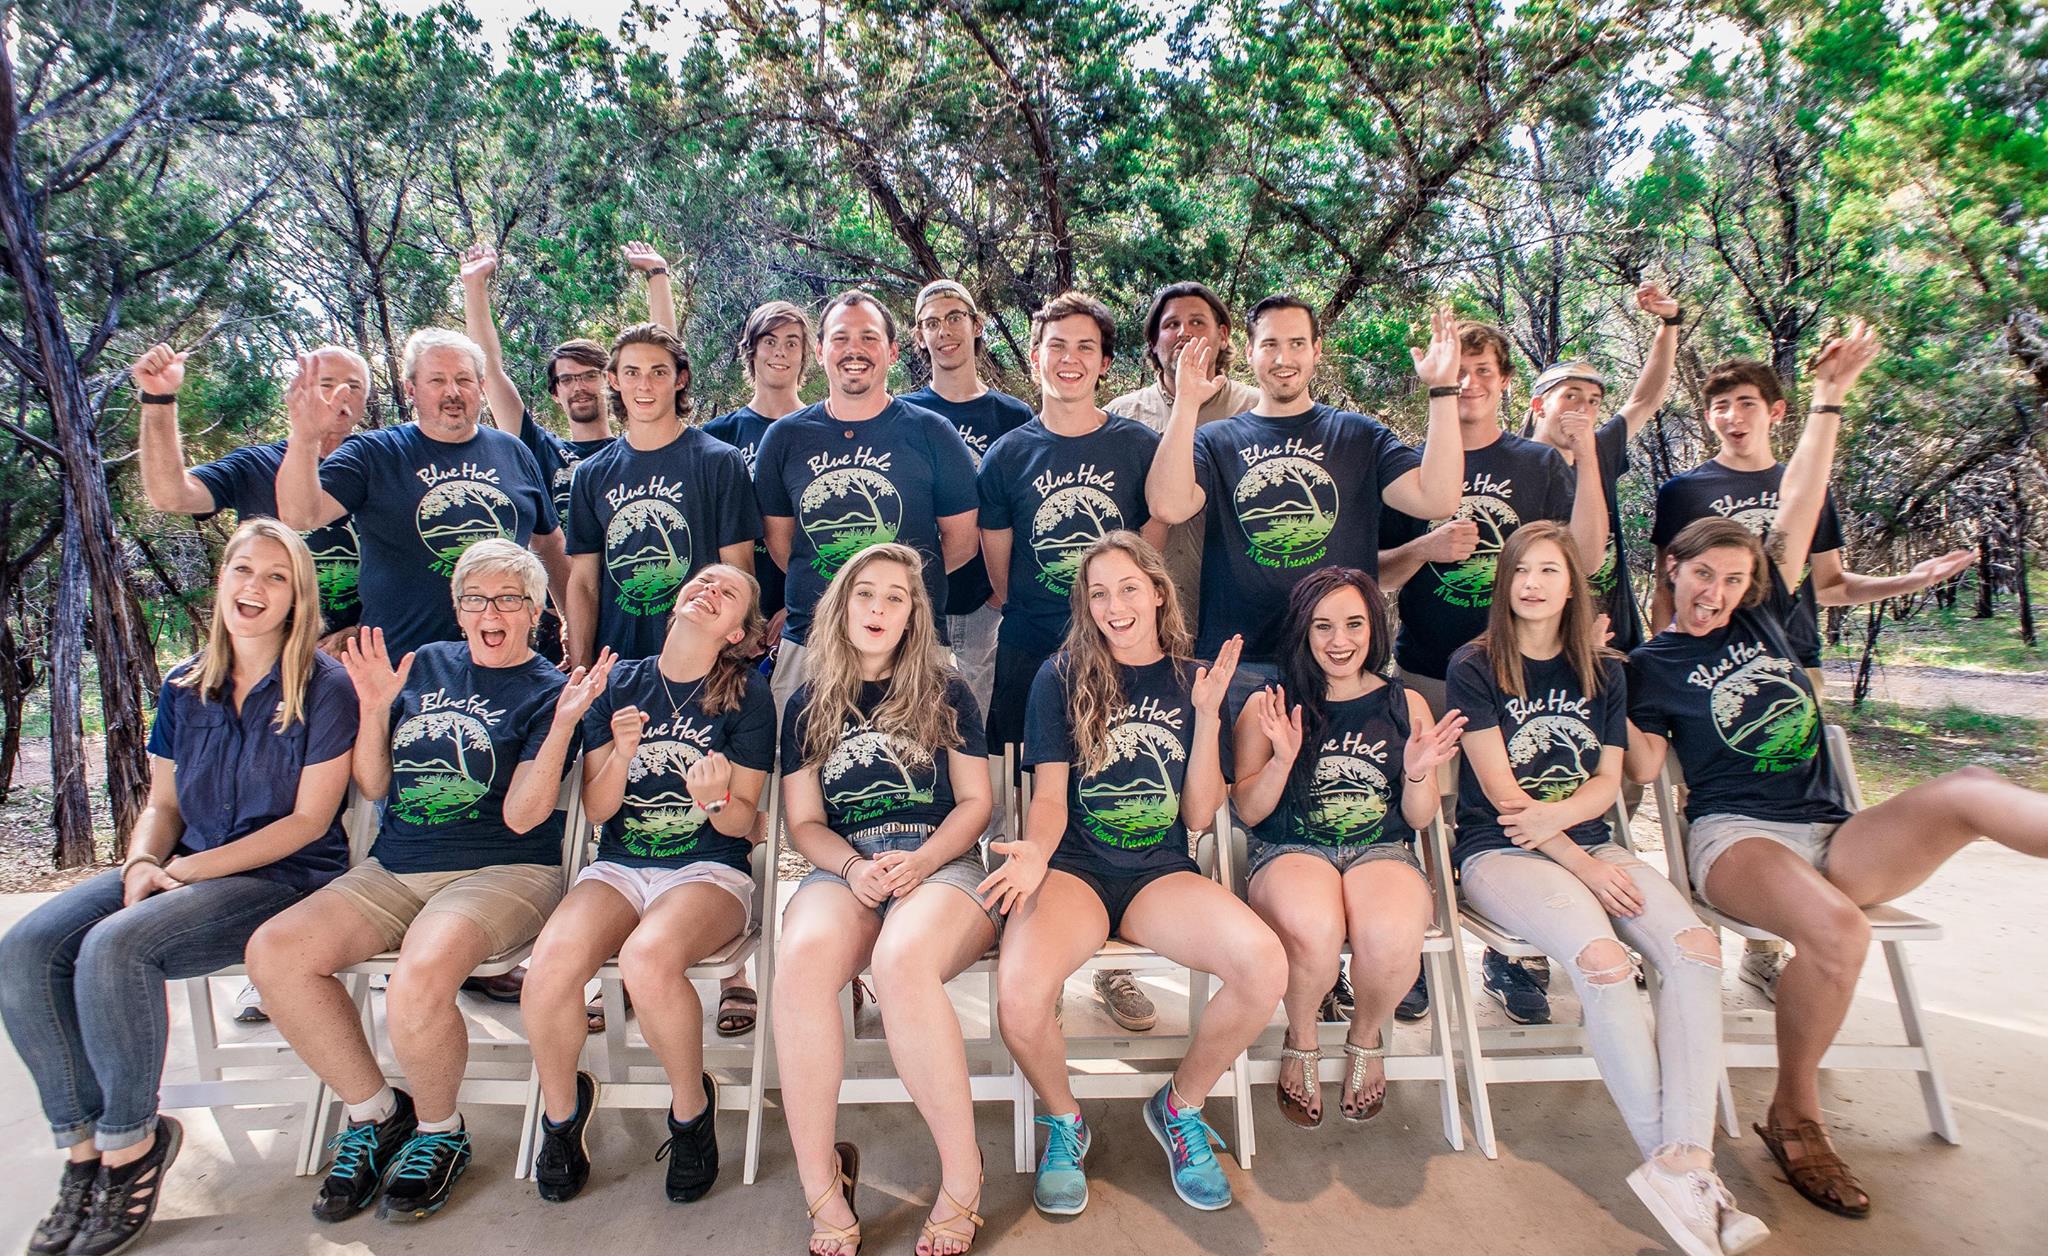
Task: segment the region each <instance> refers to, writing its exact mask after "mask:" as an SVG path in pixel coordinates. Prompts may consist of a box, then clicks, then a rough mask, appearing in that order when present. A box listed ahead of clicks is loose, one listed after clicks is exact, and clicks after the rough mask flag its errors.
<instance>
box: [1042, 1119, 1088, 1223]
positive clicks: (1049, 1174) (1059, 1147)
mask: <svg viewBox="0 0 2048 1256" xmlns="http://www.w3.org/2000/svg"><path fill="white" fill-rule="evenodd" d="M1038 1124H1040V1125H1043V1126H1044V1127H1045V1154H1044V1155H1043V1156H1040V1157H1039V1159H1038V1181H1037V1182H1036V1183H1035V1184H1034V1185H1033V1186H1032V1188H1031V1202H1032V1203H1034V1204H1037V1205H1038V1211H1040V1212H1049V1213H1052V1214H1053V1215H1055V1216H1060V1217H1071V1216H1073V1215H1074V1214H1075V1213H1077V1212H1079V1211H1081V1210H1082V1209H1083V1208H1086V1207H1087V1206H1088V1175H1087V1174H1086V1173H1084V1172H1082V1171H1081V1162H1082V1161H1083V1160H1086V1159H1087V1158H1088V1143H1089V1135H1088V1123H1087V1122H1086V1121H1083V1120H1082V1119H1081V1114H1080V1113H1078V1112H1077V1113H1075V1114H1074V1115H1073V1116H1042V1117H1039V1118H1038Z"/></svg>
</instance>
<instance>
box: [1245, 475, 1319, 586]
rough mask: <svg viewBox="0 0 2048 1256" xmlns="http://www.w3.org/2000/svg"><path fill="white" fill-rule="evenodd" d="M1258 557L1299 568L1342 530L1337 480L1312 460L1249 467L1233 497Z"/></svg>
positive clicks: (1248, 538) (1253, 556) (1254, 552)
mask: <svg viewBox="0 0 2048 1256" xmlns="http://www.w3.org/2000/svg"><path fill="white" fill-rule="evenodd" d="M1232 497H1233V504H1234V506H1235V508H1236V510H1237V521H1238V525H1239V526H1240V527H1242V528H1243V529H1244V534H1245V539H1246V540H1247V541H1249V542H1250V543H1251V547H1252V553H1251V555H1250V557H1251V558H1252V559H1254V560H1255V561H1256V560H1260V559H1264V560H1266V561H1267V562H1268V563H1269V565H1270V564H1271V563H1275V562H1277V563H1280V564H1282V565H1287V566H1293V565H1296V563H1295V562H1290V561H1289V560H1290V559H1292V560H1297V561H1299V560H1300V558H1301V556H1303V555H1314V554H1320V552H1321V551H1322V548H1323V545H1324V543H1325V542H1327V541H1328V540H1329V538H1330V531H1331V529H1333V528H1335V527H1336V526H1337V508H1338V494H1337V482H1336V481H1335V480H1332V479H1331V478H1330V473H1329V472H1327V471H1325V470H1323V468H1322V466H1321V465H1320V464H1319V463H1317V462H1316V461H1315V460H1314V459H1312V458H1304V457H1298V456H1282V457H1277V458H1266V459H1263V460H1261V461H1259V462H1255V463H1253V464H1252V465H1251V466H1249V467H1247V468H1245V472H1244V474H1243V475H1242V476H1240V477H1239V478H1238V481H1237V490H1236V492H1235V493H1234V494H1233V495H1232Z"/></svg>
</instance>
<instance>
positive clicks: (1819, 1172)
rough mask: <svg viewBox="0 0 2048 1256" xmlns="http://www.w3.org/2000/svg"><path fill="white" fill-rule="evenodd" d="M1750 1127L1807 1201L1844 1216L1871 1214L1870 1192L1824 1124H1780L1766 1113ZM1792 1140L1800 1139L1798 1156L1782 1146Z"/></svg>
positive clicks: (1771, 1114) (1809, 1122) (1803, 1122)
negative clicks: (1762, 1118)
mask: <svg viewBox="0 0 2048 1256" xmlns="http://www.w3.org/2000/svg"><path fill="white" fill-rule="evenodd" d="M1749 1128H1751V1129H1753V1130H1755V1131H1756V1136H1757V1137H1758V1138H1760V1139H1762V1140H1763V1144H1764V1147H1765V1148H1766V1149H1767V1150H1769V1151H1770V1153H1771V1159H1773V1160H1775V1161H1777V1162H1778V1168H1779V1169H1780V1170H1781V1171H1782V1172H1783V1173H1784V1174H1785V1180H1786V1181H1787V1182H1789V1183H1791V1186H1792V1189H1793V1190H1795V1191H1798V1192H1799V1193H1800V1194H1801V1195H1804V1196H1805V1197H1806V1201H1807V1202H1808V1203H1810V1204H1812V1205H1814V1206H1815V1207H1817V1208H1825V1209H1827V1210H1828V1211H1829V1212H1832V1213H1835V1214H1837V1215H1839V1216H1844V1217H1867V1216H1869V1215H1870V1192H1868V1191H1866V1190H1864V1189H1863V1184H1862V1183H1861V1182H1858V1181H1857V1180H1856V1175H1855V1174H1854V1173H1851V1172H1850V1171H1849V1166H1848V1165H1847V1164H1846V1163H1844V1162H1843V1160H1842V1157H1841V1156H1840V1155H1839V1154H1838V1153H1837V1152H1836V1151H1835V1144H1834V1140H1833V1139H1831V1138H1829V1137H1828V1130H1827V1126H1825V1125H1822V1124H1821V1123H1820V1122H1819V1121H1800V1122H1798V1123H1797V1124H1794V1125H1789V1126H1787V1125H1780V1124H1778V1118H1777V1116H1776V1114H1774V1113H1766V1114H1765V1116H1764V1124H1762V1125H1759V1124H1754V1123H1752V1124H1751V1125H1750V1127H1749ZM1792 1139H1798V1140H1799V1150H1800V1153H1801V1154H1800V1155H1798V1156H1794V1155H1793V1154H1792V1153H1791V1151H1790V1150H1789V1149H1788V1148H1787V1147H1786V1145H1785V1144H1786V1143H1787V1142H1789V1141H1791V1140H1792Z"/></svg>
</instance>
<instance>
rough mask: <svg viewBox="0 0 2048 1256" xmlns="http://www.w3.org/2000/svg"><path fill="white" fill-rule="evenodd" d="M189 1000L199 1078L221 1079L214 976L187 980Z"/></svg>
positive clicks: (212, 1080) (186, 990) (186, 989)
mask: <svg viewBox="0 0 2048 1256" xmlns="http://www.w3.org/2000/svg"><path fill="white" fill-rule="evenodd" d="M185 1004H186V1007H187V1008H188V1009H190V1011H191V1014H192V1055H193V1063H194V1064H196V1065H197V1066H198V1071H199V1080H201V1081H207V1082H217V1081H219V1080H220V1026H219V1024H218V1023H217V1022H216V1021H215V1020H214V1019H213V980H212V979H211V978H208V977H194V978H192V979H191V980H189V981H187V982H186V983H185Z"/></svg>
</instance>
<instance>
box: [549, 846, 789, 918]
mask: <svg viewBox="0 0 2048 1256" xmlns="http://www.w3.org/2000/svg"><path fill="white" fill-rule="evenodd" d="M585 881H602V882H604V883H605V884H606V885H609V886H610V887H612V888H613V889H615V890H617V891H618V892H619V894H620V896H621V897H623V898H624V899H625V900H626V901H627V902H629V903H631V904H632V905H633V910H634V911H636V912H638V913H639V914H640V915H642V916H645V915H646V914H647V909H648V908H650V907H652V906H654V900H656V899H658V898H660V897H661V896H662V895H664V894H666V893H668V892H669V891H670V890H673V889H674V888H676V887H677V886H679V885H691V884H695V883H698V882H702V883H704V884H706V885H715V886H717V887H718V888H719V889H721V890H724V891H726V892H727V893H728V894H731V895H732V896H733V897H734V898H736V899H738V900H739V901H740V911H741V912H742V913H744V914H745V918H746V923H744V924H742V925H741V926H740V930H741V932H745V931H746V930H747V929H749V928H752V927H753V924H754V878H753V877H752V876H751V875H750V874H748V873H745V872H741V871H740V870H739V869H738V868H735V867H733V866H731V865H730V864H722V863H712V862H711V861H710V860H699V861H698V862H696V863H692V864H684V865H683V866H682V867H680V868H629V867H627V866H626V865H625V864H620V863H612V862H611V861H609V860H604V859H600V860H598V861H597V862H596V863H593V864H591V865H589V866H588V867H586V868H584V869H583V871H582V872H580V873H578V874H577V877H576V883H577V884H578V885H581V884H582V883H583V882H585Z"/></svg>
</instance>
